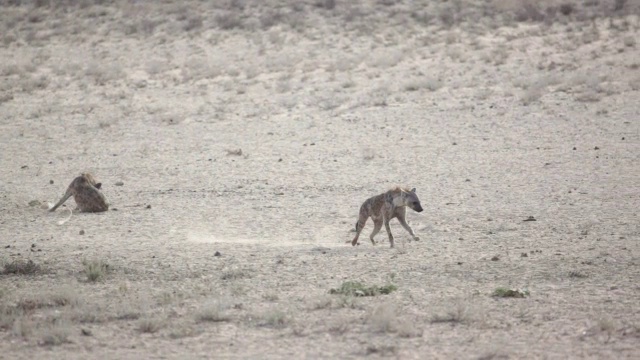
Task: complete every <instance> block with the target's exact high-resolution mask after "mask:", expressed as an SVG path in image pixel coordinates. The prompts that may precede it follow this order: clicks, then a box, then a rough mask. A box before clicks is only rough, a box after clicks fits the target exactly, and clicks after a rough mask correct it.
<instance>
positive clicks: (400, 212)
mask: <svg viewBox="0 0 640 360" xmlns="http://www.w3.org/2000/svg"><path fill="white" fill-rule="evenodd" d="M407 207H409V208H411V209H412V210H414V211H416V212H421V211H422V206H421V205H420V199H418V195H416V189H415V188H413V189H411V190H407V189H403V188H400V187H397V188H395V189H391V190H389V191H387V192H385V193H383V194H380V195H376V196H373V197H370V198H369V199H367V200H366V201H365V202H364V203H363V204H362V206H360V216H359V218H358V221H357V222H356V237H355V238H353V240H352V241H351V245H353V246H356V245H357V244H358V237H360V233H361V232H362V229H363V228H364V225H365V224H366V222H367V220H368V219H369V217H371V219H372V220H373V225H374V227H373V232H371V235H369V239H371V243H372V244H373V245H375V244H376V242H375V240H374V239H373V237H374V236H376V234H378V232H380V229H382V225H383V224H384V226H385V229H386V230H387V234H388V235H389V244H390V245H391V247H394V245H395V244H394V241H393V235H392V234H391V228H390V227H389V221H390V220H391V219H393V218H398V221H400V224H401V225H402V227H404V228H405V229H406V230H407V231H408V232H409V234H411V237H412V238H413V240H416V241H417V240H420V238H419V237H417V236H416V235H415V234H414V233H413V230H412V229H411V227H410V226H409V224H407V221H406V213H407Z"/></svg>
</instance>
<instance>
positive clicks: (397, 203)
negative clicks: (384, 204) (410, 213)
mask: <svg viewBox="0 0 640 360" xmlns="http://www.w3.org/2000/svg"><path fill="white" fill-rule="evenodd" d="M390 200H391V201H390V202H391V204H392V205H393V206H394V207H401V206H406V204H405V203H404V198H403V196H402V194H399V195H395V196H393V195H392V196H391V199H390Z"/></svg>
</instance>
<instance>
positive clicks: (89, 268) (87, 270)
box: [82, 260, 109, 282]
mask: <svg viewBox="0 0 640 360" xmlns="http://www.w3.org/2000/svg"><path fill="white" fill-rule="evenodd" d="M82 265H83V266H84V274H85V276H86V277H87V280H88V281H89V282H96V281H100V280H102V279H104V278H105V276H107V273H108V271H109V264H107V263H106V262H104V261H102V260H83V261H82Z"/></svg>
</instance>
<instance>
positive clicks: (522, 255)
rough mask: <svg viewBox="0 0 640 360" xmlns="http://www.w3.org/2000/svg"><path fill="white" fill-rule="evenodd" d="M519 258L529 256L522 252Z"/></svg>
mask: <svg viewBox="0 0 640 360" xmlns="http://www.w3.org/2000/svg"><path fill="white" fill-rule="evenodd" d="M520 257H529V255H528V254H527V253H526V252H523V253H522V254H520Z"/></svg>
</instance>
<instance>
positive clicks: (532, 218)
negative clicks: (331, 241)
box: [522, 216, 538, 221]
mask: <svg viewBox="0 0 640 360" xmlns="http://www.w3.org/2000/svg"><path fill="white" fill-rule="evenodd" d="M522 221H538V220H536V218H535V217H533V216H529V217H528V218H526V219H524V220H522Z"/></svg>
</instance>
